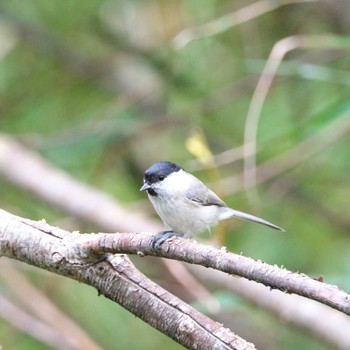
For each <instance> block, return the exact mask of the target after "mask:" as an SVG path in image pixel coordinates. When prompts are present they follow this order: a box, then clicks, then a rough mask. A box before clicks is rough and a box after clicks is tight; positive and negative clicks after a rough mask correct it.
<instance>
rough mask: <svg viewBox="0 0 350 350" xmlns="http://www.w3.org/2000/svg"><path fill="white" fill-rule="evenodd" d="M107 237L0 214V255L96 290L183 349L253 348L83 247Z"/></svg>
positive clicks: (124, 265) (111, 258)
mask: <svg viewBox="0 0 350 350" xmlns="http://www.w3.org/2000/svg"><path fill="white" fill-rule="evenodd" d="M108 236H110V234H102V235H94V234H91V235H88V234H84V235H81V234H79V233H76V232H73V233H70V232H67V231H64V230H61V229H59V228H55V227H52V226H50V225H48V224H46V223H45V222H44V221H31V220H28V219H23V218H20V217H17V216H14V215H11V214H10V213H8V212H6V211H3V210H0V256H6V257H9V258H13V259H17V260H20V261H23V262H26V263H28V264H30V265H34V266H37V267H40V268H42V269H45V270H48V271H51V272H54V273H57V274H60V275H63V276H66V277H69V278H72V279H75V280H78V281H79V282H83V283H86V284H88V285H90V286H92V287H95V288H96V289H97V290H98V292H99V294H102V295H104V296H105V297H107V298H109V299H111V300H113V301H115V302H117V303H118V304H120V305H122V306H123V307H124V308H126V309H127V310H129V311H130V312H132V313H133V314H135V315H136V316H138V317H140V318H141V319H142V320H144V321H145V322H147V323H148V324H150V325H151V326H153V327H154V328H156V329H158V330H160V331H161V332H163V333H164V334H166V335H168V336H169V337H171V338H173V339H174V340H175V341H177V342H178V343H180V344H182V345H183V346H185V347H186V348H188V349H208V348H209V349H227V350H229V349H236V350H243V349H244V350H253V349H255V347H254V345H253V344H250V343H248V342H247V341H245V340H244V339H242V338H240V337H239V336H237V335H235V334H234V333H232V332H231V331H230V330H228V329H226V328H224V327H223V326H222V325H220V324H218V323H216V322H215V321H213V320H211V319H210V318H208V317H207V316H205V315H203V314H201V313H199V312H198V311H196V310H195V309H193V308H192V307H191V306H189V305H188V304H186V303H184V302H182V301H181V300H180V299H178V298H176V297H175V296H173V295H172V294H170V293H169V292H167V291H165V290H164V289H163V288H161V287H159V286H158V285H157V284H155V283H153V282H152V281H151V280H149V279H148V278H147V277H145V276H144V275H143V274H142V273H141V272H140V271H138V270H137V269H136V268H135V266H134V265H133V264H132V263H131V261H130V260H129V258H128V257H127V256H125V255H123V254H116V255H112V254H110V253H108V252H104V251H102V250H95V251H93V250H92V249H87V248H86V246H85V245H86V243H87V242H89V239H88V238H93V240H92V241H93V242H94V243H95V239H94V237H99V238H100V239H101V241H107V240H106V238H107V237H108ZM111 236H115V237H117V236H118V234H111ZM136 236H137V235H136ZM140 237H141V238H143V240H144V244H149V242H150V236H149V235H147V234H140ZM81 238H84V239H82V240H81ZM86 238H87V239H86Z"/></svg>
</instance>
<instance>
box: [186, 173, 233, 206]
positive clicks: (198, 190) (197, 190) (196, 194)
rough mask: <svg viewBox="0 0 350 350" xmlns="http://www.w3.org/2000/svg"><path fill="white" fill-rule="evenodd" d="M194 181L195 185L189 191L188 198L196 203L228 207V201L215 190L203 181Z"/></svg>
mask: <svg viewBox="0 0 350 350" xmlns="http://www.w3.org/2000/svg"><path fill="white" fill-rule="evenodd" d="M196 180H197V181H194V182H193V185H192V186H191V188H190V189H189V191H188V193H187V199H189V200H190V201H191V202H193V203H194V204H196V205H202V206H210V205H217V206H218V207H227V205H226V203H225V202H224V201H222V200H221V199H220V198H219V197H218V196H217V195H216V194H215V193H214V192H213V191H211V190H210V189H209V188H208V187H207V186H205V185H204V184H203V182H201V181H199V180H198V179H197V178H196Z"/></svg>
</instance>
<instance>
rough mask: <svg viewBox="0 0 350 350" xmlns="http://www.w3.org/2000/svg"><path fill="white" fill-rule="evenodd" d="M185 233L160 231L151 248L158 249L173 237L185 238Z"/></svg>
mask: <svg viewBox="0 0 350 350" xmlns="http://www.w3.org/2000/svg"><path fill="white" fill-rule="evenodd" d="M183 236H184V234H183V233H175V232H174V231H160V232H158V233H157V234H156V235H154V237H153V238H152V240H151V243H150V247H151V248H152V249H154V248H156V249H158V248H159V247H160V246H161V245H162V244H163V243H164V242H165V241H166V240H167V239H169V238H171V237H183Z"/></svg>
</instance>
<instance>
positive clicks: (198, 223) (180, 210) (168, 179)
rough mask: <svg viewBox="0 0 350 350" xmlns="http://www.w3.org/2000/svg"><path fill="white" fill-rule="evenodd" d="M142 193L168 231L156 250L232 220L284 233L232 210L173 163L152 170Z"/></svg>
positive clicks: (158, 236)
mask: <svg viewBox="0 0 350 350" xmlns="http://www.w3.org/2000/svg"><path fill="white" fill-rule="evenodd" d="M140 191H147V194H148V198H149V200H150V201H151V203H152V204H153V207H154V209H155V210H156V212H157V214H158V215H159V216H160V218H161V219H162V220H163V222H164V224H165V226H166V228H167V230H166V231H161V232H158V233H157V234H156V235H155V236H154V237H153V239H152V241H151V247H152V248H158V247H159V246H160V245H161V244H162V243H163V242H164V241H166V240H167V239H168V238H170V237H173V236H180V237H192V236H193V235H195V234H196V233H199V232H202V231H204V230H206V229H210V228H211V227H212V226H214V225H216V224H217V223H218V222H219V221H221V220H225V219H229V218H232V217H233V218H239V219H243V220H247V221H252V222H256V223H258V224H262V225H266V226H269V227H272V228H274V229H276V230H280V231H284V230H283V229H282V228H280V227H278V226H276V225H274V224H272V223H271V222H268V221H266V220H264V219H260V218H258V217H256V216H253V215H250V214H246V213H243V212H241V211H238V210H234V209H231V208H229V207H228V206H227V205H226V204H225V203H224V202H223V201H222V200H221V199H220V198H219V197H218V196H217V195H216V194H215V193H214V192H213V191H211V190H210V189H209V188H208V187H206V186H205V185H204V184H203V182H201V181H200V180H198V179H197V178H196V177H195V176H193V175H191V174H189V173H187V172H186V171H185V170H184V169H183V168H181V167H180V166H178V165H177V164H175V163H172V162H168V161H161V162H157V163H155V164H153V165H152V166H151V167H150V168H148V169H147V170H146V171H145V175H144V179H143V186H142V187H141V189H140Z"/></svg>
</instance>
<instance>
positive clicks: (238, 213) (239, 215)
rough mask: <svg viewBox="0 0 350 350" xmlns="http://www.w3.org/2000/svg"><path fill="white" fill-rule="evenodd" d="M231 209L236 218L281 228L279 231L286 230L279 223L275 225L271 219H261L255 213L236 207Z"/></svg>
mask: <svg viewBox="0 0 350 350" xmlns="http://www.w3.org/2000/svg"><path fill="white" fill-rule="evenodd" d="M230 209H231V208H230ZM231 210H232V212H231V215H230V217H234V218H238V219H242V220H246V221H251V222H255V223H257V224H262V225H265V226H268V227H271V228H274V229H275V230H279V231H283V232H284V231H285V230H284V229H283V228H281V227H279V226H277V225H274V224H273V223H271V222H269V221H266V220H264V219H260V218H258V217H256V216H254V215H250V214H247V213H243V212H242V211H239V210H234V209H231Z"/></svg>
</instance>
